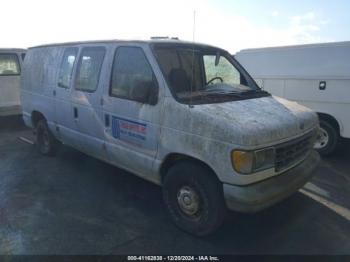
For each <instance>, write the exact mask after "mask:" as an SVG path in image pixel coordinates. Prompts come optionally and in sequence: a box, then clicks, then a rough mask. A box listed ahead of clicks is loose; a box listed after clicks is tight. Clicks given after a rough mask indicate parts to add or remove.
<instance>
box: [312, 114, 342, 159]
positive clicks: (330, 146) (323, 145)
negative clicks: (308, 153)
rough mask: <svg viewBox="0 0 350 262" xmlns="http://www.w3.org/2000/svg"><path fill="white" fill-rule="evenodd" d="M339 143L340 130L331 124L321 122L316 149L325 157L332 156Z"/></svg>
mask: <svg viewBox="0 0 350 262" xmlns="http://www.w3.org/2000/svg"><path fill="white" fill-rule="evenodd" d="M338 141H339V134H338V130H337V129H336V128H335V127H334V126H333V125H332V124H330V123H329V122H327V121H325V120H322V119H321V120H320V129H319V132H318V135H317V138H316V142H315V145H314V148H315V149H316V150H317V151H318V152H319V153H320V154H321V155H323V156H327V155H330V154H332V153H333V152H334V151H335V149H336V148H337V145H338Z"/></svg>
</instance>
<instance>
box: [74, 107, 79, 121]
mask: <svg viewBox="0 0 350 262" xmlns="http://www.w3.org/2000/svg"><path fill="white" fill-rule="evenodd" d="M74 118H75V119H77V118H78V108H76V107H74Z"/></svg>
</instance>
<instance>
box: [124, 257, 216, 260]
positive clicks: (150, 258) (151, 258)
mask: <svg viewBox="0 0 350 262" xmlns="http://www.w3.org/2000/svg"><path fill="white" fill-rule="evenodd" d="M128 261H220V259H219V257H217V256H128Z"/></svg>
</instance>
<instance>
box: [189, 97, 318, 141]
mask: <svg viewBox="0 0 350 262" xmlns="http://www.w3.org/2000/svg"><path fill="white" fill-rule="evenodd" d="M190 112H191V113H190V114H191V120H190V122H191V126H190V128H191V129H192V133H193V134H197V135H200V136H204V137H208V138H211V139H215V140H219V141H222V142H227V143H232V144H236V145H241V146H261V145H264V144H270V143H278V141H280V140H284V139H288V138H291V137H294V136H298V135H301V134H303V133H305V132H306V131H308V130H310V129H312V128H314V127H316V126H317V125H318V117H317V115H316V113H314V112H313V111H312V110H311V109H309V108H306V107H304V106H301V105H299V104H298V103H296V102H292V101H289V100H286V99H283V98H280V97H276V96H269V97H263V98H256V99H247V100H242V101H232V102H227V103H220V104H206V105H196V106H194V108H192V110H190Z"/></svg>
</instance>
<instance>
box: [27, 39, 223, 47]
mask: <svg viewBox="0 0 350 262" xmlns="http://www.w3.org/2000/svg"><path fill="white" fill-rule="evenodd" d="M109 43H128V44H129V43H131V44H132V43H143V44H156V43H162V44H174V45H175V44H179V45H193V44H194V45H196V46H202V47H209V48H217V49H222V48H219V47H215V46H211V45H207V44H203V43H196V42H195V43H193V42H190V41H183V40H177V39H171V38H169V39H151V40H120V39H114V40H91V41H76V42H65V43H53V44H45V45H38V46H32V47H30V48H29V49H32V48H41V47H55V46H70V45H81V44H109ZM222 50H223V49H222Z"/></svg>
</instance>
